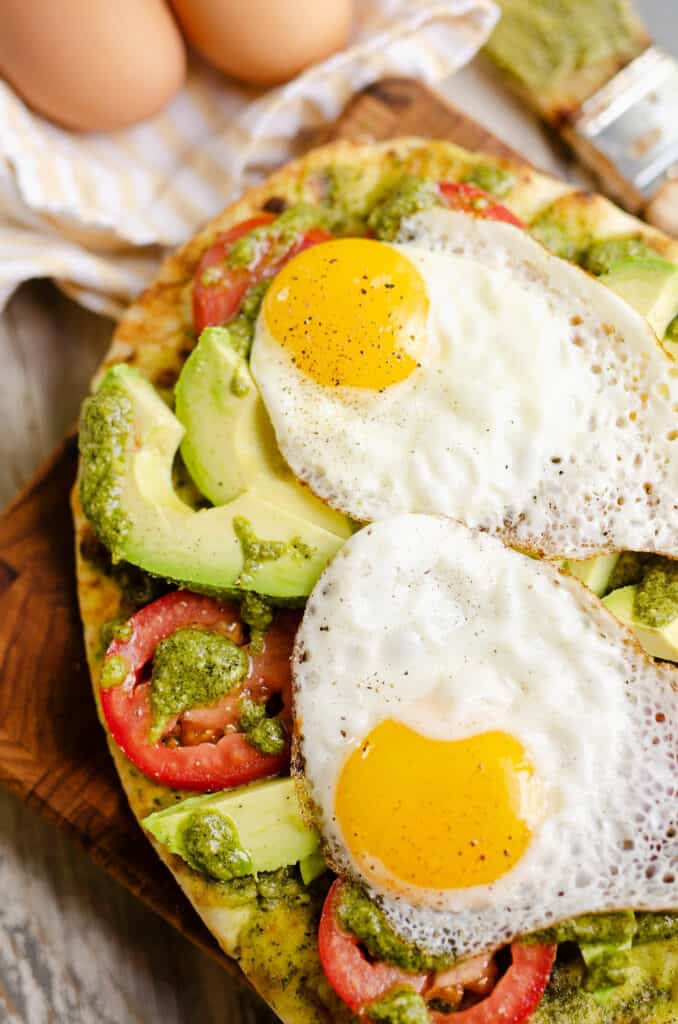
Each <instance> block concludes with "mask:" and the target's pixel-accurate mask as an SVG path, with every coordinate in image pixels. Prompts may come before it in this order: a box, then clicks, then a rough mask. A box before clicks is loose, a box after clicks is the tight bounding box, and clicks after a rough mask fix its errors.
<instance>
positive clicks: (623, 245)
mask: <svg viewBox="0 0 678 1024" xmlns="http://www.w3.org/2000/svg"><path fill="white" fill-rule="evenodd" d="M656 255H657V254H656V252H655V251H654V249H651V248H650V247H649V245H648V244H647V243H646V242H644V241H643V239H642V238H640V237H638V235H625V236H623V237H619V238H603V239H601V240H600V241H599V242H594V243H593V244H592V245H591V246H589V248H588V249H587V251H586V253H585V254H584V256H583V257H582V261H581V264H582V266H583V267H584V269H585V270H588V271H589V273H590V274H595V275H596V277H600V275H601V274H607V273H608V271H610V270H611V269H612V267H613V266H614V265H615V263H619V261H620V260H626V259H629V258H632V259H643V258H646V257H648V256H654V257H656Z"/></svg>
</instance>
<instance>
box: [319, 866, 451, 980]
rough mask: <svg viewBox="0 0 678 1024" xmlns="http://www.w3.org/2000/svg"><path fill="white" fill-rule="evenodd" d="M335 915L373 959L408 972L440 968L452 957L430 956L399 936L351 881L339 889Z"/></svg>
mask: <svg viewBox="0 0 678 1024" xmlns="http://www.w3.org/2000/svg"><path fill="white" fill-rule="evenodd" d="M338 916H339V921H340V922H341V925H342V927H343V928H345V929H346V930H347V931H350V932H353V934H354V935H357V936H358V938H359V939H360V941H361V942H362V944H363V945H364V946H365V948H366V949H367V951H368V953H369V954H370V955H371V956H373V957H374V958H375V959H376V960H385V961H386V962H387V963H391V964H395V965H396V966H397V967H402V969H403V970H405V971H410V972H416V971H435V970H440V969H442V968H444V967H449V965H450V962H451V960H453V957H451V956H446V957H442V956H434V955H433V954H431V953H427V952H426V950H423V949H420V948H418V947H417V946H415V945H413V944H410V943H408V942H405V941H404V940H403V939H401V938H400V936H399V935H397V934H396V932H395V931H394V929H393V927H392V925H391V924H390V922H389V921H388V919H387V918H386V916H385V914H384V912H383V911H382V910H380V909H379V907H378V906H377V905H376V904H375V903H373V902H372V900H371V899H369V897H368V896H366V895H365V893H364V892H363V890H362V889H361V888H360V887H359V886H357V885H355V884H353V883H346V884H345V885H344V886H343V888H342V890H341V900H340V903H339V907H338Z"/></svg>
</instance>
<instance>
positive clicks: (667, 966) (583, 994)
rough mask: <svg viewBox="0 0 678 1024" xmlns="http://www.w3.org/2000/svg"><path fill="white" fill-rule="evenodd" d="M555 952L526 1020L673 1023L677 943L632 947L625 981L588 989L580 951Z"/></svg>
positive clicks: (546, 1023) (541, 1022)
mask: <svg viewBox="0 0 678 1024" xmlns="http://www.w3.org/2000/svg"><path fill="white" fill-rule="evenodd" d="M567 948H568V947H564V950H562V951H559V954H558V959H557V961H556V965H555V968H554V970H553V974H552V976H551V980H550V982H549V985H548V988H547V989H546V992H545V994H544V997H543V998H542V1000H541V1002H540V1004H539V1006H538V1008H537V1009H536V1010H535V1011H534V1014H533V1016H532V1017H531V1018H530V1021H531V1024H573V1021H576V1022H577V1024H622V1022H624V1024H631V1022H633V1024H641V1021H642V1022H643V1024H674V1022H675V1021H676V1019H677V1014H676V1010H677V1006H678V1003H677V1001H676V993H677V992H678V944H677V943H676V941H675V940H671V939H668V940H665V941H663V942H647V943H644V944H642V945H636V946H634V947H633V949H632V951H631V953H630V955H629V963H628V965H627V968H626V975H625V979H624V981H623V982H622V983H621V984H620V985H616V986H615V987H614V988H609V989H604V990H599V991H595V992H591V991H589V990H588V988H587V985H586V977H585V974H586V968H585V966H584V964H583V963H582V961H581V958H580V957H579V955H578V954H577V953H576V952H575V953H574V955H572V954H568V953H566V950H567Z"/></svg>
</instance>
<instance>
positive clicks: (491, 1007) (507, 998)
mask: <svg viewBox="0 0 678 1024" xmlns="http://www.w3.org/2000/svg"><path fill="white" fill-rule="evenodd" d="M556 949H557V947H556V946H537V945H528V944H526V943H521V942H514V943H512V944H511V961H512V962H511V966H510V967H509V969H508V970H507V972H506V974H504V975H503V976H502V977H501V978H500V979H499V981H498V982H497V984H496V985H495V986H494V988H493V989H492V992H491V993H490V995H489V996H488V997H487V999H483V1001H482V1002H480V1003H477V1004H476V1005H475V1006H471V1007H470V1008H469V1009H468V1010H462V1011H461V1012H459V1013H457V1012H456V1011H453V1012H452V1013H439V1012H437V1011H429V1015H430V1017H431V1021H432V1022H433V1024H497V1022H498V1021H501V1024H522V1022H523V1021H526V1020H527V1019H528V1018H529V1016H530V1014H531V1013H532V1012H533V1011H534V1010H536V1009H537V1006H538V1005H539V1003H540V1001H541V997H542V996H543V994H544V990H545V988H546V986H547V985H548V981H549V978H550V977H551V970H552V968H553V961H554V960H555V958H556Z"/></svg>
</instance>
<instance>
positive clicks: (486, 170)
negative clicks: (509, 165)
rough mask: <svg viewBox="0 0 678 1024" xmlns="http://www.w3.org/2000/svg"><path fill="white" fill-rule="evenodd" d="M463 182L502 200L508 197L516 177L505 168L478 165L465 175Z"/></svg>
mask: <svg viewBox="0 0 678 1024" xmlns="http://www.w3.org/2000/svg"><path fill="white" fill-rule="evenodd" d="M462 181H463V182H464V183H465V184H468V185H475V186H476V188H482V189H483V191H484V192H489V193H490V195H493V196H496V197H497V199H502V198H503V197H504V196H506V195H508V193H509V192H510V191H511V189H512V188H513V187H514V185H515V183H516V179H515V175H514V174H511V172H510V171H507V170H505V168H503V167H496V166H493V165H492V164H478V165H477V166H476V167H473V168H471V170H470V171H468V173H467V174H465V175H464V177H463V179H462Z"/></svg>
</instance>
